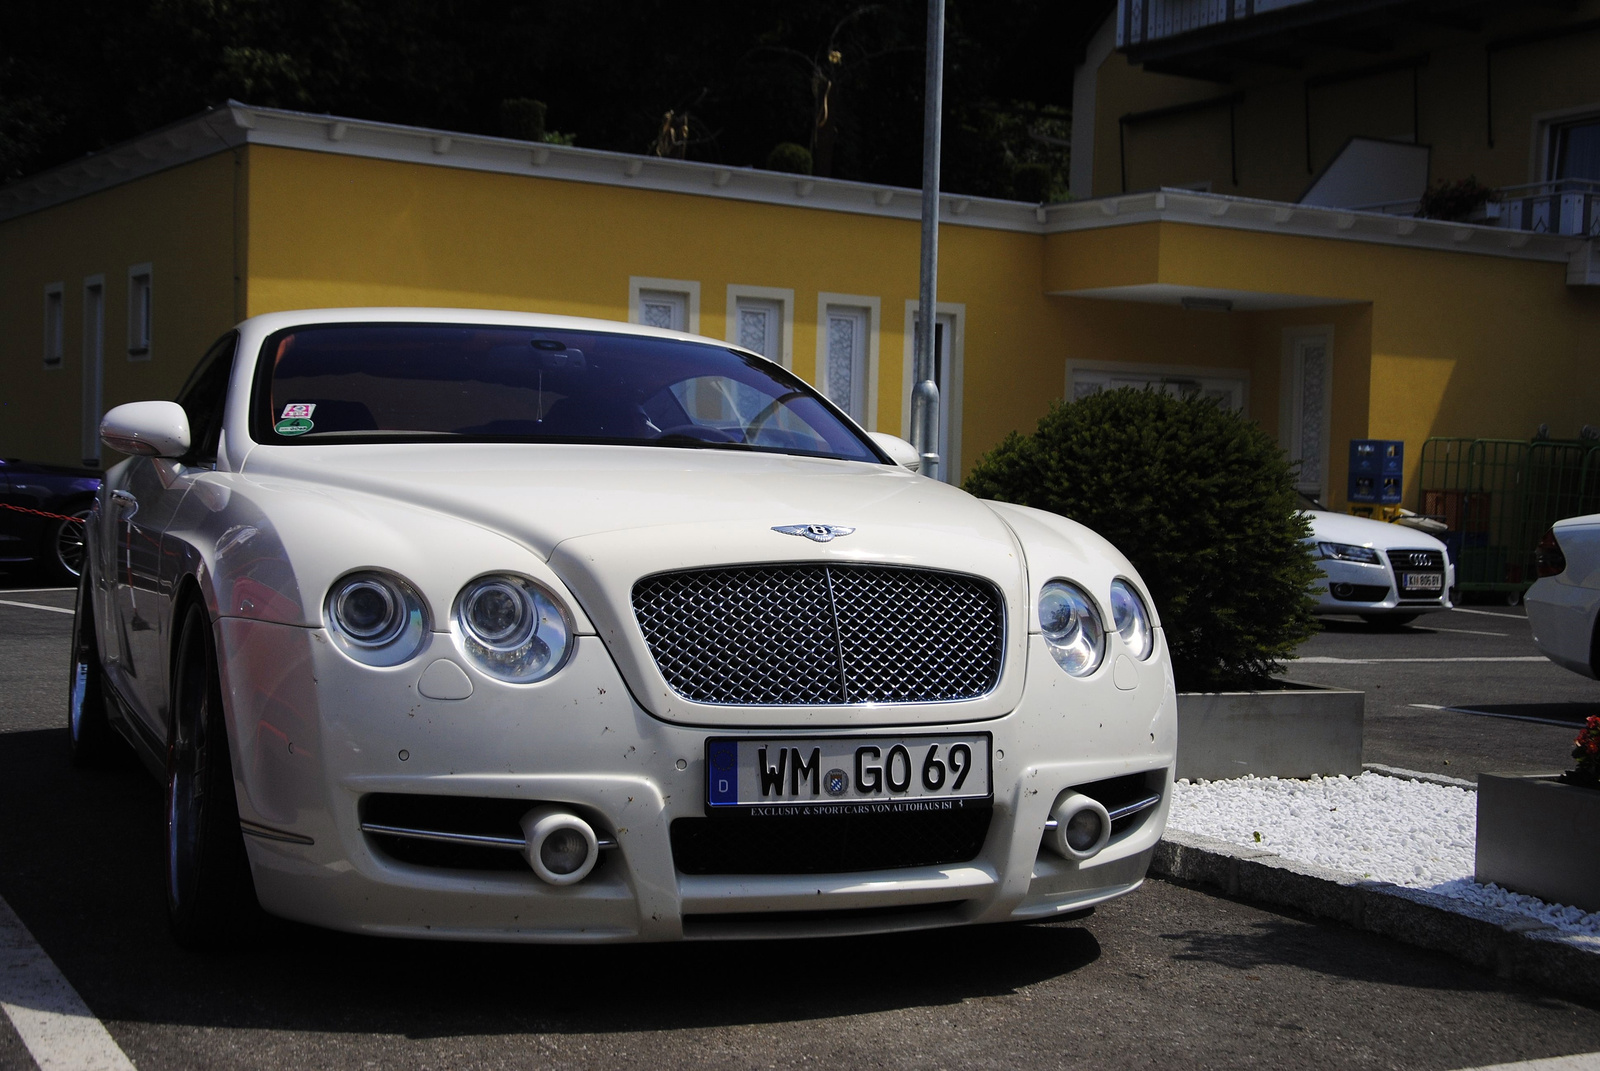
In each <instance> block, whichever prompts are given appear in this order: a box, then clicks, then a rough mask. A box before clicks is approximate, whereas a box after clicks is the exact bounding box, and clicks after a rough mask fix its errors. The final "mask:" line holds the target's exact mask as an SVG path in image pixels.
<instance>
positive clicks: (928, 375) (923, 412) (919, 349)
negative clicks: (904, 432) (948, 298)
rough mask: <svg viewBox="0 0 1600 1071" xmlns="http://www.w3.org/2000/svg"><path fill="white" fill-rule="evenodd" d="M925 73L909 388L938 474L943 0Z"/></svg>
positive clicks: (926, 465)
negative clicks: (918, 282) (918, 270)
mask: <svg viewBox="0 0 1600 1071" xmlns="http://www.w3.org/2000/svg"><path fill="white" fill-rule="evenodd" d="M927 58H928V64H927V76H926V82H925V84H924V89H923V95H922V286H921V291H920V293H919V297H918V304H917V331H916V361H915V364H914V366H913V369H914V370H913V374H912V378H913V379H914V380H916V386H914V387H913V388H912V390H911V445H913V446H915V447H916V448H917V453H919V454H921V455H922V474H923V475H924V476H929V477H932V478H933V479H935V480H937V479H938V478H939V460H940V459H939V384H938V383H936V382H934V378H933V376H934V368H933V346H934V338H935V335H936V334H937V332H938V327H937V324H938V315H939V314H938V308H939V305H938V293H939V286H938V279H939V131H940V118H941V115H942V113H943V108H944V0H928V47H927Z"/></svg>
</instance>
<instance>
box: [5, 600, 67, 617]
mask: <svg viewBox="0 0 1600 1071" xmlns="http://www.w3.org/2000/svg"><path fill="white" fill-rule="evenodd" d="M0 606H20V607H22V608H23V609H25V610H49V611H50V612H51V613H53V614H70V613H72V612H73V611H72V610H71V609H69V608H67V607H65V606H45V605H43V604H41V603H37V602H14V601H13V600H11V599H0Z"/></svg>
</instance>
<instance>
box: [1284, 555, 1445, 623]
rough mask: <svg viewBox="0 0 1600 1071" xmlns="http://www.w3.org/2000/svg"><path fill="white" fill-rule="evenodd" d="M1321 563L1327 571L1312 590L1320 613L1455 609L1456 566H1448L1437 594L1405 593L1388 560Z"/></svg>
mask: <svg viewBox="0 0 1600 1071" xmlns="http://www.w3.org/2000/svg"><path fill="white" fill-rule="evenodd" d="M1317 564H1318V565H1319V566H1321V567H1322V571H1323V573H1324V576H1323V578H1322V579H1321V580H1319V581H1318V582H1317V587H1316V588H1315V589H1314V590H1313V592H1312V595H1313V596H1314V597H1315V598H1316V600H1317V605H1316V612H1317V613H1319V614H1407V615H1409V614H1426V613H1432V612H1434V611H1438V610H1449V609H1451V602H1450V592H1451V589H1452V588H1453V587H1454V586H1455V567H1454V566H1451V565H1446V566H1445V568H1444V579H1443V581H1442V587H1441V588H1440V590H1439V592H1438V593H1437V594H1433V593H1429V594H1427V595H1417V594H1413V595H1403V594H1402V593H1400V591H1399V586H1398V583H1397V581H1396V575H1397V574H1396V571H1395V570H1394V569H1392V568H1391V566H1390V565H1389V564H1388V563H1387V562H1386V561H1385V562H1384V563H1381V564H1376V565H1368V564H1365V563H1362V562H1348V561H1339V560H1337V559H1332V558H1325V559H1321V560H1319V561H1318V562H1317Z"/></svg>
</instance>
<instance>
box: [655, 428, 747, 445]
mask: <svg viewBox="0 0 1600 1071" xmlns="http://www.w3.org/2000/svg"><path fill="white" fill-rule="evenodd" d="M675 435H676V436H678V437H680V438H684V439H699V440H700V441H701V442H707V443H736V442H738V441H739V440H738V439H735V438H734V437H733V436H732V435H729V434H728V433H727V432H725V431H723V430H722V429H721V428H711V427H707V426H705V425H704V424H677V425H674V426H673V427H670V428H664V429H663V430H662V432H661V434H660V435H658V436H656V438H658V439H670V438H672V437H673V436H675Z"/></svg>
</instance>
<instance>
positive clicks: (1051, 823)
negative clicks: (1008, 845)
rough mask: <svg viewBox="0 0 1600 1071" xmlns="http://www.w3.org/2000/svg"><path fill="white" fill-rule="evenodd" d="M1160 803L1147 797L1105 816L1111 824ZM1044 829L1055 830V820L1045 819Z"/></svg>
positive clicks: (1157, 797)
mask: <svg viewBox="0 0 1600 1071" xmlns="http://www.w3.org/2000/svg"><path fill="white" fill-rule="evenodd" d="M1160 802H1161V797H1160V795H1155V796H1147V797H1145V798H1144V799H1142V800H1135V801H1134V802H1133V803H1125V804H1123V805H1122V806H1121V807H1118V808H1116V809H1115V810H1108V811H1106V815H1107V816H1108V817H1109V818H1110V819H1111V820H1112V821H1113V822H1115V821H1116V820H1117V819H1119V818H1126V817H1128V816H1129V815H1132V814H1138V813H1139V812H1140V811H1148V810H1149V809H1150V808H1152V807H1154V806H1155V805H1156V804H1158V803H1160ZM1044 828H1045V829H1054V828H1056V820H1055V819H1054V818H1046V819H1045V820H1044Z"/></svg>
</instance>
